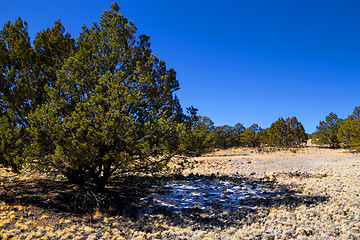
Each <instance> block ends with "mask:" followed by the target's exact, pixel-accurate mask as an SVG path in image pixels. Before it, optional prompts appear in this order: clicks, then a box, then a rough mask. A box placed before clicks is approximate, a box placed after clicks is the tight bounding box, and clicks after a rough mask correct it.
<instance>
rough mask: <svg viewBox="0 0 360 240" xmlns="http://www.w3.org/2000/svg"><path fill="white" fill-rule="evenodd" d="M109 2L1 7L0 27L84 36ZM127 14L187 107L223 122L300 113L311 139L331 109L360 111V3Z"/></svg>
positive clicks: (168, 7)
mask: <svg viewBox="0 0 360 240" xmlns="http://www.w3.org/2000/svg"><path fill="white" fill-rule="evenodd" d="M112 2H113V1H112V0H111V1H108V0H101V1H100V0H97V1H91V0H87V1H84V0H72V1H69V0H62V1H59V0H53V1H48V0H47V1H39V0H32V1H29V0H22V1H20V0H11V1H3V2H2V3H1V8H0V24H1V27H2V26H3V24H4V23H5V22H6V21H8V20H10V21H14V20H15V19H16V18H17V17H19V16H21V17H22V18H23V19H24V20H25V21H27V22H28V24H29V33H30V37H31V38H32V40H33V39H34V37H35V34H36V33H37V32H39V31H41V30H43V29H45V28H47V27H52V26H53V23H54V21H56V20H57V19H61V22H62V23H63V25H64V26H65V28H66V31H68V32H70V34H71V35H72V36H74V37H77V36H78V34H79V32H80V31H81V26H82V25H83V24H86V25H87V26H90V25H91V24H92V22H93V21H95V22H99V18H100V16H101V14H102V13H103V11H104V10H106V9H109V8H110V4H111V3H112ZM118 3H119V5H120V10H121V12H122V13H123V14H124V15H125V16H126V17H127V18H129V19H130V20H132V21H134V22H135V25H136V26H137V27H138V33H139V34H147V35H150V36H151V40H150V41H151V43H152V49H153V51H154V53H156V54H158V57H159V58H160V59H161V60H164V61H165V62H166V63H167V65H168V67H173V68H174V69H175V70H176V71H177V74H178V79H179V81H180V84H181V90H180V91H178V92H177V95H178V97H179V98H180V101H181V103H182V106H183V108H184V109H185V108H186V107H188V106H190V105H194V106H195V107H197V108H199V114H200V115H205V116H208V117H210V118H211V119H212V120H213V121H214V122H215V125H225V124H227V125H231V126H233V125H235V124H236V123H238V122H240V123H243V124H244V125H245V126H246V127H248V126H250V125H251V124H252V123H258V124H259V125H260V126H261V127H263V128H266V127H269V126H270V125H271V123H273V122H274V121H276V120H277V119H278V118H279V117H284V118H286V117H292V116H296V117H297V118H298V120H299V121H301V122H302V123H303V125H304V127H305V130H306V131H307V132H308V133H312V132H313V131H314V130H315V128H316V125H318V123H319V121H320V120H323V119H324V118H325V117H326V116H327V115H328V114H329V113H330V112H335V113H336V114H338V116H339V117H341V118H345V117H347V116H348V115H349V114H351V113H352V111H353V109H354V107H355V106H359V105H360V96H359V89H360V27H359V26H360V14H359V12H360V2H359V1H356V0H345V1H339V0H337V1H333V0H301V1H300V0H298V1H289V0H283V1H276V0H274V1H268V0H254V1H245V0H244V1H241V0H237V1H236V0H233V1H228V0H223V1H212V0H196V1H194V0H191V1H190V0H181V1H175V0H174V1H169V0H167V1H165V0H161V1H160V0H152V1H149V0H143V1H140V0H127V1H125V0H119V1H118Z"/></svg>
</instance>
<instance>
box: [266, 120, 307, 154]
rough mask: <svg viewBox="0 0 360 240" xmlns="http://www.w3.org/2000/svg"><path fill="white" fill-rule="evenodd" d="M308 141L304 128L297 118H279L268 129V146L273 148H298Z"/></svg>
mask: <svg viewBox="0 0 360 240" xmlns="http://www.w3.org/2000/svg"><path fill="white" fill-rule="evenodd" d="M306 141H307V135H306V133H305V130H304V127H303V125H302V124H301V122H299V121H298V120H297V118H296V117H292V118H287V119H286V120H284V119H283V118H279V119H278V120H277V121H276V122H274V123H273V124H272V125H271V127H270V128H269V129H268V145H269V146H272V147H287V148H288V147H298V146H301V145H302V144H304V143H306Z"/></svg>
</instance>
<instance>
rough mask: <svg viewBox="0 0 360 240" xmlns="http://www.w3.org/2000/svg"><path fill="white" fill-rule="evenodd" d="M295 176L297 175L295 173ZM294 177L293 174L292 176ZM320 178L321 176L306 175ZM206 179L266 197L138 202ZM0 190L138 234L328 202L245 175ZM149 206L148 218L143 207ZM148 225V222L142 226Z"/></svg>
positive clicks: (15, 199) (7, 196)
mask: <svg viewBox="0 0 360 240" xmlns="http://www.w3.org/2000/svg"><path fill="white" fill-rule="evenodd" d="M294 176H295V177H296V176H298V173H297V174H296V175H294ZM291 177H293V176H291ZM306 177H319V178H320V177H324V176H306ZM199 180H205V181H206V182H209V183H210V182H213V181H215V182H219V181H227V182H229V183H231V184H233V185H236V184H246V185H249V186H259V185H261V186H263V187H265V188H267V189H269V191H268V193H267V194H266V196H265V197H264V196H257V195H254V196H249V197H247V198H246V199H243V200H239V201H238V203H237V204H238V206H227V207H224V206H223V205H221V204H216V203H215V204H214V203H212V205H211V206H209V207H207V208H206V209H201V208H198V207H193V208H187V209H181V211H177V212H175V211H174V209H172V208H168V207H162V206H159V205H154V204H153V202H151V201H147V202H146V201H145V202H144V201H141V199H144V198H146V197H149V196H150V195H151V194H153V193H158V192H159V191H163V190H161V187H157V186H163V185H165V184H167V183H168V182H173V183H174V182H175V183H176V182H184V181H185V182H191V181H199ZM2 186H3V187H2V189H1V190H0V201H4V202H6V203H7V204H9V205H11V204H13V205H24V206H32V207H36V208H40V209H42V210H43V211H46V212H48V213H52V214H54V215H57V216H59V215H60V216H63V215H64V216H65V215H67V216H68V215H76V216H78V217H87V216H92V214H93V213H94V212H95V211H96V209H100V210H101V211H102V212H103V214H104V216H114V217H116V216H122V217H123V218H128V219H132V221H133V222H134V228H135V229H138V230H142V231H150V232H151V231H159V230H160V231H161V229H158V228H161V225H157V226H155V225H154V224H151V223H152V222H153V221H154V220H155V219H161V221H162V222H164V223H166V224H168V225H176V226H182V227H185V226H187V227H188V226H191V227H192V228H193V229H194V230H195V229H209V228H215V227H216V228H218V227H229V226H237V227H239V226H241V225H243V224H250V223H252V222H254V221H256V220H257V219H261V218H262V217H264V216H266V215H268V214H269V212H270V209H271V208H273V207H285V208H288V209H294V208H296V207H298V206H301V205H306V206H309V205H314V204H315V205H316V204H319V203H322V202H325V201H327V200H328V197H326V196H310V195H304V194H303V193H302V191H301V188H299V187H296V188H294V186H288V185H280V184H279V183H278V182H276V181H270V180H269V179H255V178H248V177H241V176H239V177H230V176H220V177H219V176H215V175H190V176H183V175H171V176H162V177H135V176H128V177H123V178H120V177H119V178H115V179H113V180H112V181H111V182H110V183H109V184H108V186H107V187H106V190H105V191H103V192H101V193H99V192H95V191H94V189H95V188H94V187H93V186H91V185H87V186H77V185H73V184H70V183H68V182H67V181H65V180H57V181H55V180H53V179H33V180H30V179H28V180H13V181H7V182H3V184H2ZM149 208H151V209H152V210H151V214H148V209H149ZM134 220H135V221H134ZM147 223H149V224H147Z"/></svg>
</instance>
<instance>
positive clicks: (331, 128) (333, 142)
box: [312, 112, 342, 148]
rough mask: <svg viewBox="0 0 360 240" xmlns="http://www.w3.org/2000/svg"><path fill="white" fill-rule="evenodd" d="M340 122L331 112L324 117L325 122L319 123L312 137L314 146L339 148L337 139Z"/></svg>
mask: <svg viewBox="0 0 360 240" xmlns="http://www.w3.org/2000/svg"><path fill="white" fill-rule="evenodd" d="M341 122H342V120H341V119H339V118H338V116H337V115H336V114H335V113H333V112H331V113H330V114H329V115H328V116H326V118H325V121H320V123H319V125H318V126H317V127H316V131H315V132H314V134H313V135H312V141H313V143H315V144H327V145H330V147H331V148H338V147H340V140H339V138H338V130H339V128H340V125H341Z"/></svg>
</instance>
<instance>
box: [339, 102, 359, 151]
mask: <svg viewBox="0 0 360 240" xmlns="http://www.w3.org/2000/svg"><path fill="white" fill-rule="evenodd" d="M337 137H338V138H339V141H340V142H341V143H342V144H344V145H345V146H346V147H349V148H352V149H355V150H357V151H359V150H360V107H356V108H355V109H354V112H353V114H352V115H350V116H348V117H347V118H346V119H345V120H344V121H343V122H342V124H341V126H340V127H339V130H338V134H337Z"/></svg>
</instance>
